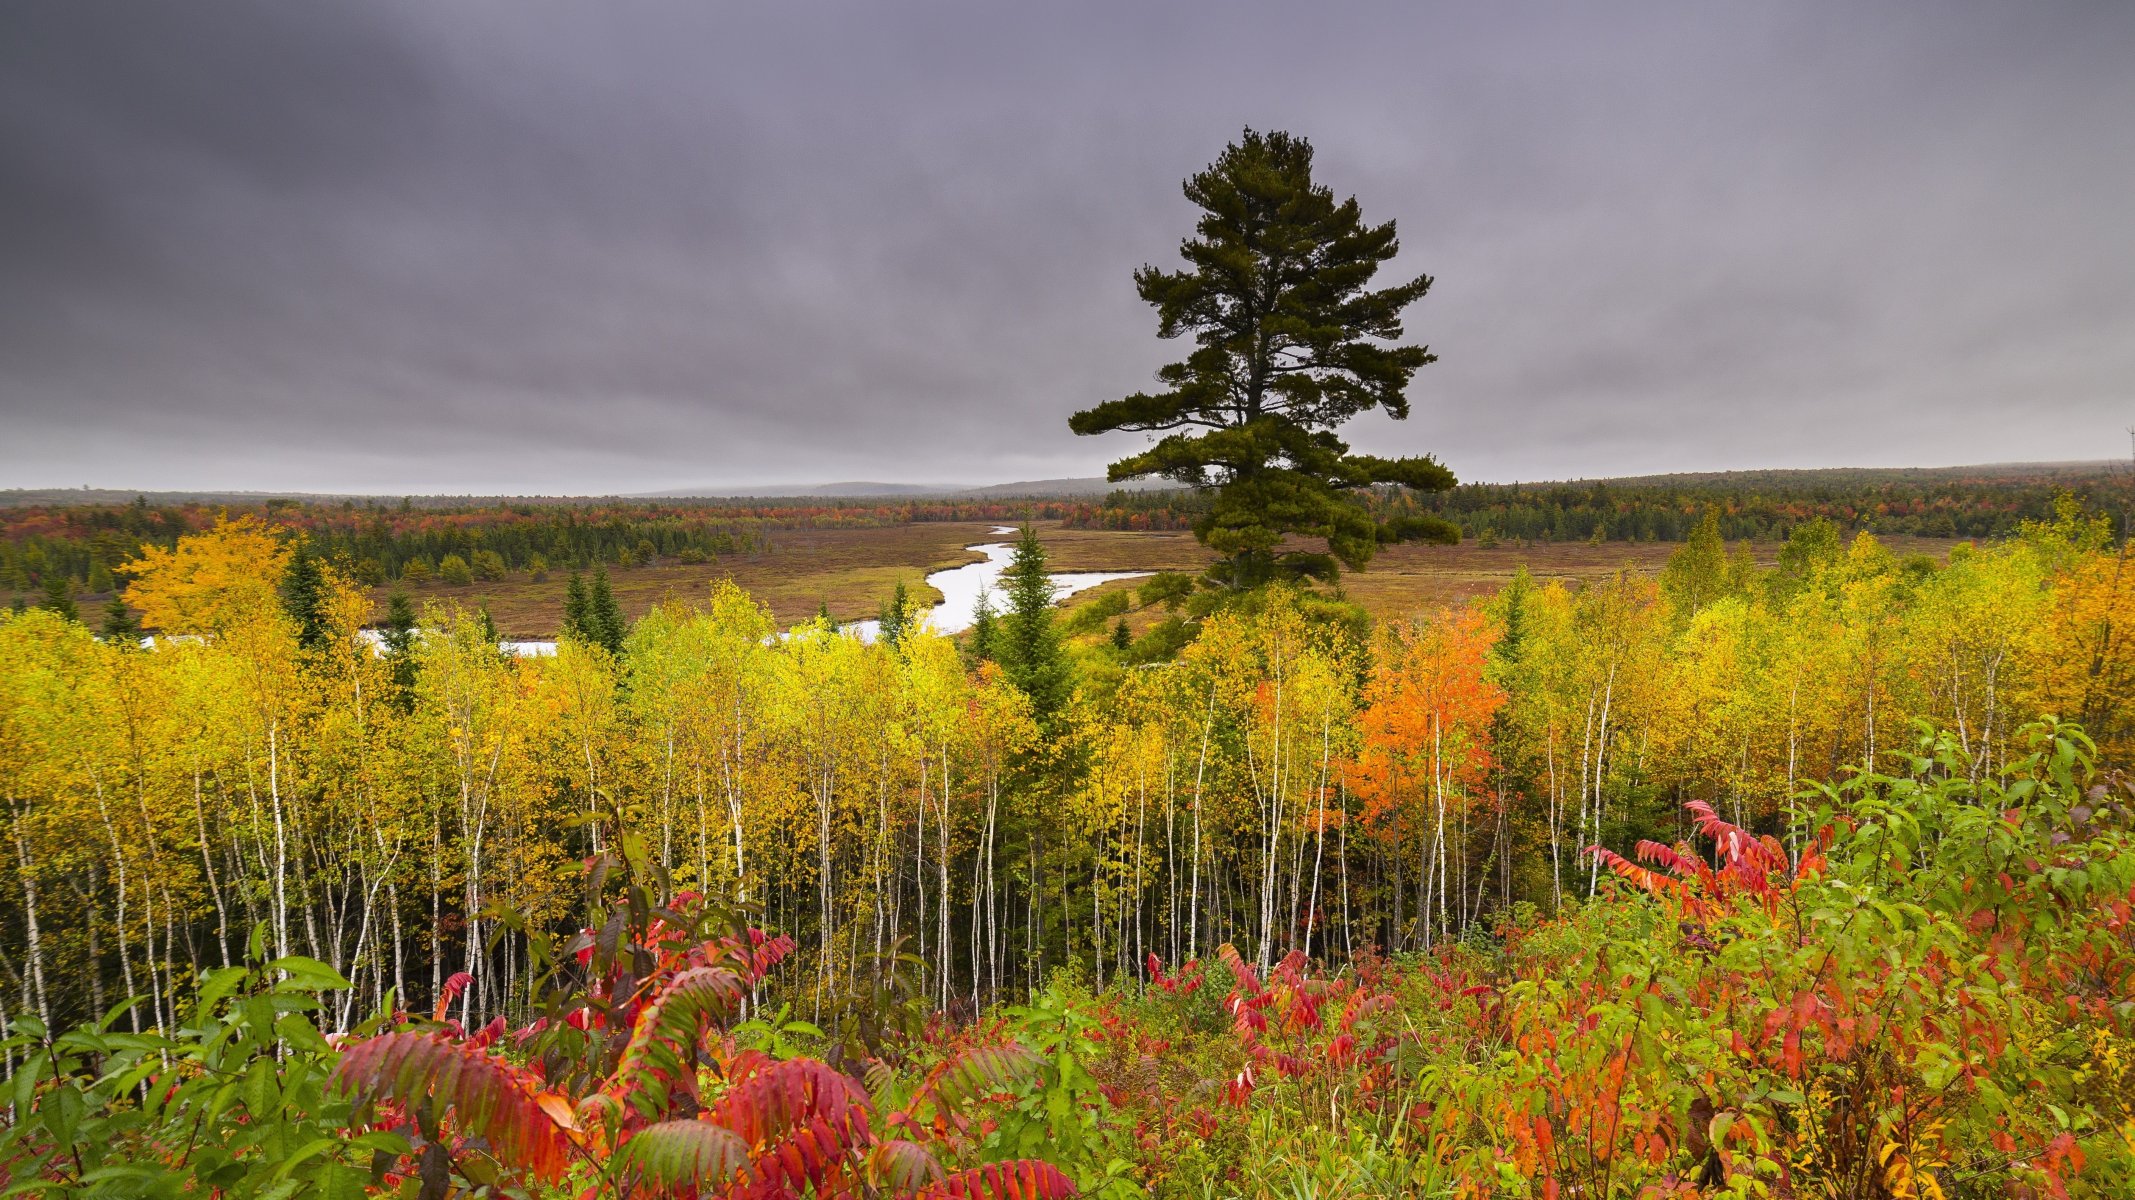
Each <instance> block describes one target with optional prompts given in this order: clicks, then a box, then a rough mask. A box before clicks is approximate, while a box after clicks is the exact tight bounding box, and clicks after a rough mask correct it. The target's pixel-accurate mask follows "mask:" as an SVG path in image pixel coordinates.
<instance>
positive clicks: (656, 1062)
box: [612, 967, 742, 1117]
mask: <svg viewBox="0 0 2135 1200" xmlns="http://www.w3.org/2000/svg"><path fill="white" fill-rule="evenodd" d="M741 995H742V984H741V977H740V976H738V975H736V974H734V972H732V971H730V970H728V969H727V968H725V967H697V968H694V969H692V970H688V971H683V972H682V973H680V974H678V975H676V976H675V977H674V978H672V979H670V980H668V981H667V983H666V985H665V986H663V987H662V988H661V989H660V991H659V994H658V995H656V996H654V997H653V999H652V1002H651V1003H649V1004H646V1005H645V1006H643V1007H642V1008H640V1009H639V1010H638V1014H637V1020H636V1022H635V1023H634V1024H633V1025H632V1026H631V1030H630V1041H629V1043H628V1044H627V1045H626V1046H625V1047H624V1048H623V1056H622V1060H621V1061H620V1062H618V1063H617V1064H616V1068H615V1074H614V1076H613V1077H612V1078H613V1079H614V1085H613V1086H615V1087H616V1088H619V1089H626V1090H627V1094H628V1096H629V1098H630V1100H631V1103H632V1104H633V1105H634V1106H635V1107H636V1108H637V1109H638V1111H639V1113H640V1114H641V1115H644V1116H647V1117H650V1116H652V1115H654V1114H655V1113H658V1112H662V1111H665V1109H666V1106H667V1102H668V1100H669V1098H670V1096H671V1094H672V1092H673V1089H674V1087H675V1086H676V1085H678V1084H681V1085H687V1084H688V1083H689V1082H690V1074H691V1072H690V1062H691V1057H692V1055H693V1053H694V1051H695V1050H696V1047H697V1043H698V1042H699V1041H700V1040H701V1039H702V1038H703V1037H704V1034H705V1030H706V1029H708V1028H709V1027H710V1026H711V1025H712V1023H713V1022H715V1021H719V1020H723V1019H725V1018H726V1017H727V1016H728V1015H729V1014H731V1013H732V1012H733V1011H734V1010H735V1009H736V1008H738V1007H739V1006H740V1004H741Z"/></svg>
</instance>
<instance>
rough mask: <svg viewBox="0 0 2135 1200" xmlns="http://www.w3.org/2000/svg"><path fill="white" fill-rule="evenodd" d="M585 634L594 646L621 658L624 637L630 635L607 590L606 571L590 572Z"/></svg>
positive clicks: (610, 593) (625, 622)
mask: <svg viewBox="0 0 2135 1200" xmlns="http://www.w3.org/2000/svg"><path fill="white" fill-rule="evenodd" d="M586 626H587V629H586V634H587V637H588V638H589V639H590V640H591V641H592V642H593V644H595V645H597V646H601V647H603V648H605V649H606V650H607V651H608V653H610V654H613V655H616V656H618V657H620V656H621V655H622V653H623V636H624V635H625V634H627V633H629V632H630V625H629V622H627V621H625V620H624V619H623V609H622V606H621V605H619V604H617V603H616V602H615V592H614V590H613V589H611V588H610V587H609V586H608V568H607V567H606V566H604V565H603V566H596V567H594V568H593V583H592V586H590V587H588V588H587V589H586Z"/></svg>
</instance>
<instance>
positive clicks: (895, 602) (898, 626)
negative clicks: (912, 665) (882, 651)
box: [875, 579, 913, 650]
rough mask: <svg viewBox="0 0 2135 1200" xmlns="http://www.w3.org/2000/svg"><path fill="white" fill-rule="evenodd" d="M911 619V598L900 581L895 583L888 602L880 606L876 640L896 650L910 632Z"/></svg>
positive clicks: (876, 623) (876, 625)
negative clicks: (895, 585)
mask: <svg viewBox="0 0 2135 1200" xmlns="http://www.w3.org/2000/svg"><path fill="white" fill-rule="evenodd" d="M912 617H913V612H912V597H911V595H910V593H908V592H906V591H905V586H904V580H902V579H900V580H898V581H897V587H896V590H894V591H892V592H891V593H890V598H889V602H888V603H886V604H884V605H883V606H882V611H881V613H880V614H878V616H877V618H876V621H875V629H876V633H875V637H876V640H878V641H880V642H881V643H882V644H883V645H885V646H888V647H889V648H891V649H892V650H894V649H896V648H897V647H898V646H900V645H902V644H903V643H904V639H905V636H906V635H907V634H909V633H910V632H911V631H912Z"/></svg>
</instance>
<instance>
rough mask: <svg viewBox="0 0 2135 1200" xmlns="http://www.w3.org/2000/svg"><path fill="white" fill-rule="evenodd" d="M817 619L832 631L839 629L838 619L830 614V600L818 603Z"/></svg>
mask: <svg viewBox="0 0 2135 1200" xmlns="http://www.w3.org/2000/svg"><path fill="white" fill-rule="evenodd" d="M815 619H816V620H817V621H818V622H820V623H821V624H822V626H823V628H825V629H828V630H829V631H831V632H832V633H836V632H837V631H838V619H837V618H836V617H833V616H831V615H830V601H828V600H822V601H818V602H817V603H816V608H815Z"/></svg>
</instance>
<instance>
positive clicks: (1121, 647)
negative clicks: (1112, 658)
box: [1112, 617, 1134, 654]
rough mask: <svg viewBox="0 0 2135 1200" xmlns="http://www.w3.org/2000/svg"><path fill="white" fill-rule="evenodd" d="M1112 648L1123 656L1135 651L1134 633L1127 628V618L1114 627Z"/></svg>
mask: <svg viewBox="0 0 2135 1200" xmlns="http://www.w3.org/2000/svg"><path fill="white" fill-rule="evenodd" d="M1112 648H1113V649H1114V650H1117V651H1119V652H1121V653H1122V654H1124V653H1126V652H1127V651H1129V650H1132V649H1134V631H1133V630H1132V629H1129V628H1127V618H1125V617H1121V618H1120V619H1119V623H1118V624H1117V625H1114V626H1113V627H1112Z"/></svg>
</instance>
